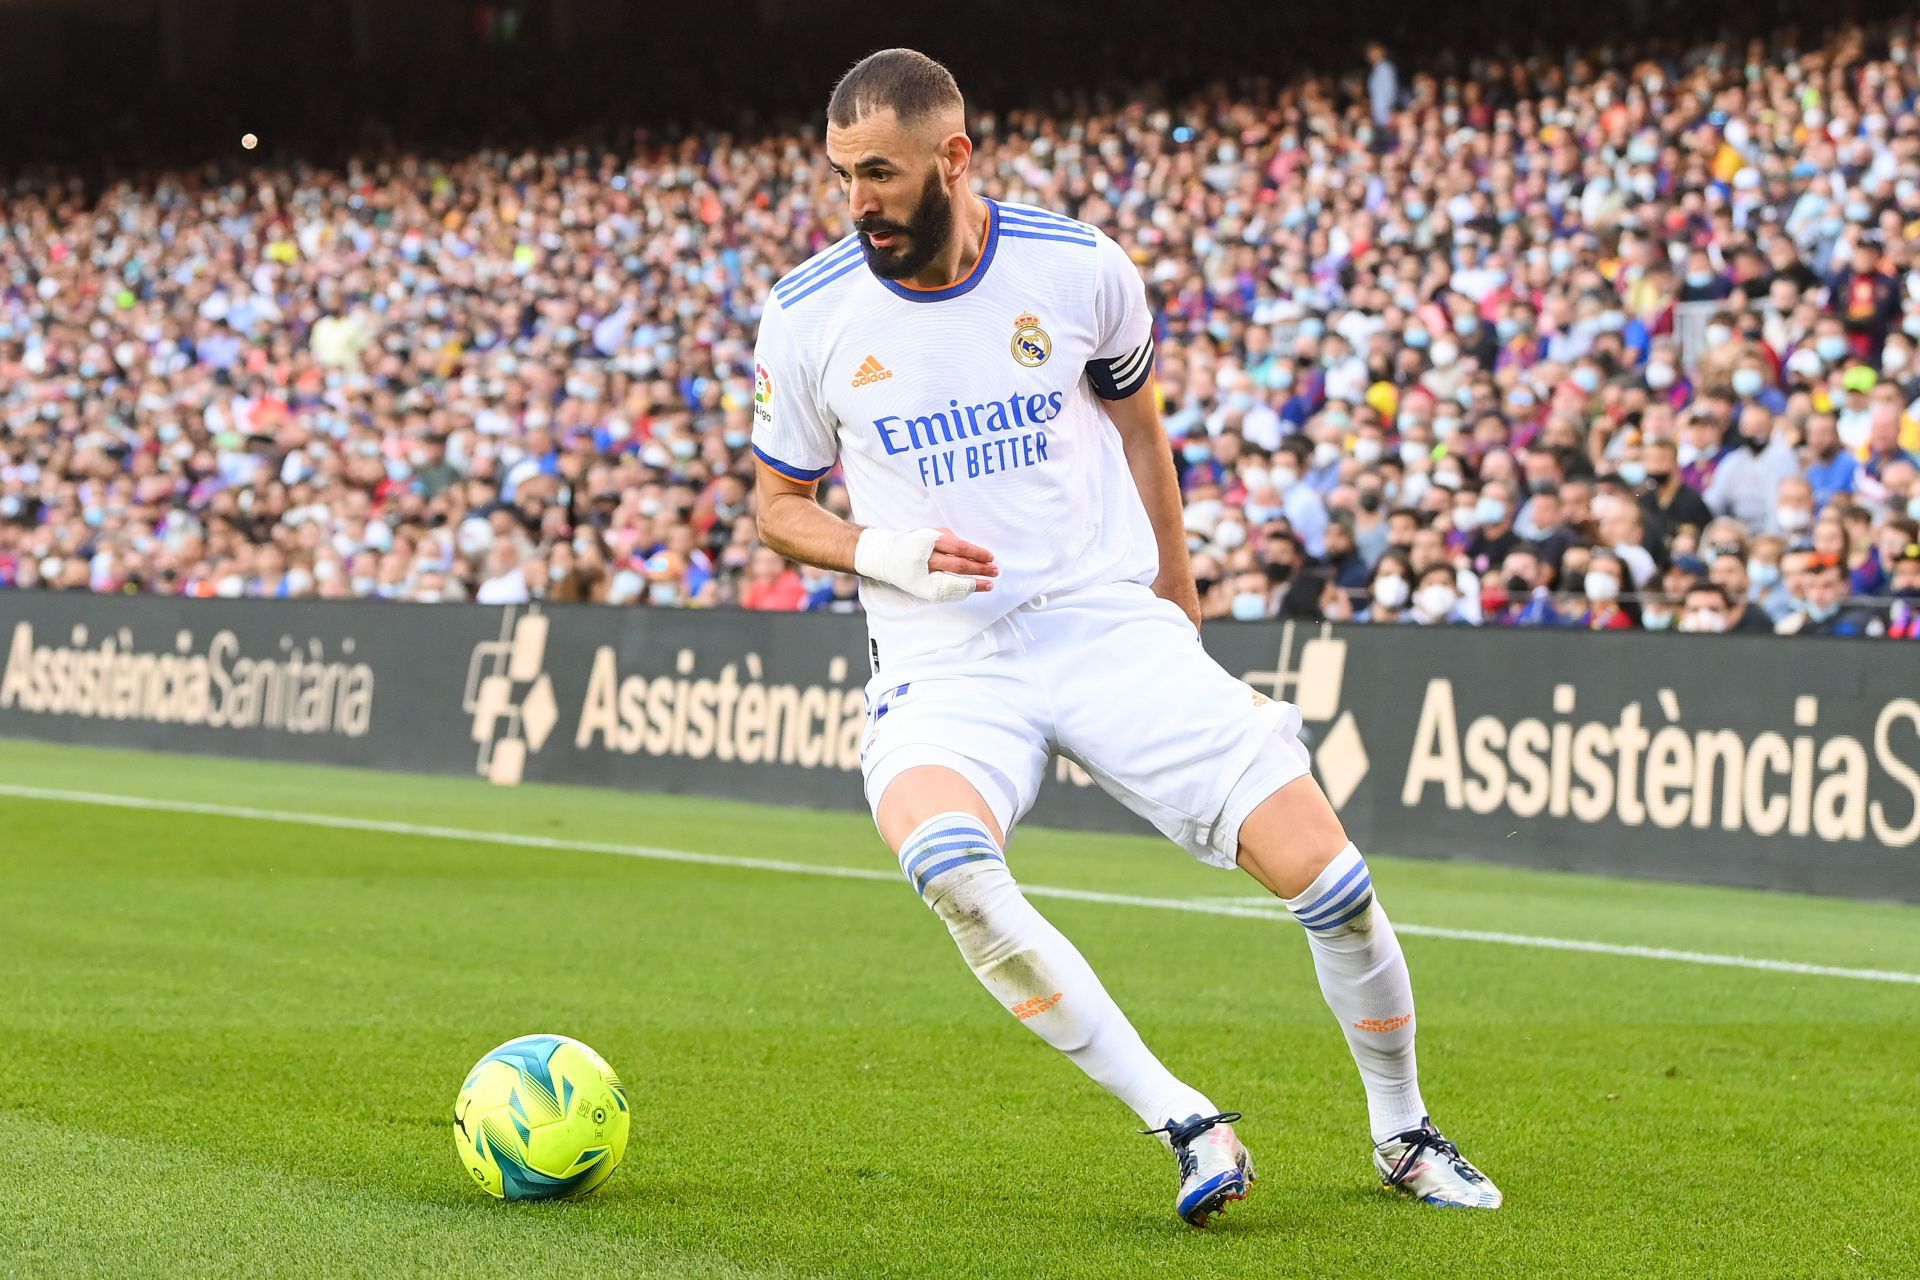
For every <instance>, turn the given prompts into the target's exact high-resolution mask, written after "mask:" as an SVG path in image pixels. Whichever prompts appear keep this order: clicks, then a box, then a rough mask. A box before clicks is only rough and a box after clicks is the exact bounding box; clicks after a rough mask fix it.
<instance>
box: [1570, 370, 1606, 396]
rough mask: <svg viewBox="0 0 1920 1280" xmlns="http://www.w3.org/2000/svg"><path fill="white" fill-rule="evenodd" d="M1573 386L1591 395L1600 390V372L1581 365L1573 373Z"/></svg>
mask: <svg viewBox="0 0 1920 1280" xmlns="http://www.w3.org/2000/svg"><path fill="white" fill-rule="evenodd" d="M1573 385H1574V386H1576V387H1578V388H1580V389H1581V390H1582V391H1584V392H1586V393H1587V394H1588V395H1592V394H1593V393H1594V392H1596V391H1598V390H1599V389H1600V371H1599V370H1598V369H1595V368H1593V367H1592V366H1591V365H1582V366H1581V367H1580V368H1578V369H1575V370H1574V371H1573Z"/></svg>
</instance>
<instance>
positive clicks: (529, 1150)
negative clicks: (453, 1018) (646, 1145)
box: [453, 1035, 631, 1200]
mask: <svg viewBox="0 0 1920 1280" xmlns="http://www.w3.org/2000/svg"><path fill="white" fill-rule="evenodd" d="M630 1120H631V1117H630V1115H629V1113H628V1110H627V1091H626V1089H625V1088H624V1087H622V1085H621V1084H620V1077H619V1076H617V1075H615V1074H614V1072H613V1068H612V1067H610V1066H608V1065H607V1062H606V1059H604V1058H602V1057H601V1056H600V1055H599V1054H597V1053H595V1052H594V1051H593V1050H592V1049H589V1048H588V1047H587V1046H586V1045H584V1044H581V1043H580V1042H579V1041H578V1040H571V1039H569V1038H567V1037H566V1036H553V1035H545V1036H521V1037H520V1038H519V1039H518V1040H509V1041H507V1042H506V1043H505V1044H503V1045H501V1046H500V1047H499V1048H497V1049H495V1050H494V1051H493V1052H492V1053H489V1054H488V1055H487V1056H486V1057H484V1058H482V1059H480V1061H479V1062H477V1063H475V1064H474V1067H473V1070H472V1071H469V1072H468V1073H467V1082H466V1083H465V1084H463V1085H461V1086H460V1096H459V1097H457V1098H455V1099H454V1102H453V1145H454V1148H455V1149H456V1150H457V1151H458V1152H459V1153H460V1162H461V1163H462V1164H463V1165H465V1166H466V1169H467V1173H468V1174H470V1175H471V1176H472V1178H473V1180H474V1182H475V1183H476V1184H478V1185H479V1187H480V1189H481V1190H482V1191H485V1192H486V1193H487V1194H488V1195H490V1196H495V1197H498V1198H503V1199H507V1200H554V1199H563V1198H572V1197H575V1196H583V1195H586V1194H587V1193H588V1192H589V1191H592V1190H593V1189H594V1188H595V1187H597V1186H599V1185H600V1184H601V1183H603V1182H605V1181H606V1180H607V1179H608V1178H610V1177H612V1176H613V1171H614V1170H615V1169H616V1168H618V1167H619V1165H620V1158H621V1157H622V1156H624V1155H625V1154H626V1153H627V1129H628V1126H629V1122H630Z"/></svg>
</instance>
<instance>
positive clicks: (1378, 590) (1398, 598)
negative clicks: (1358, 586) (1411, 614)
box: [1373, 573, 1407, 609]
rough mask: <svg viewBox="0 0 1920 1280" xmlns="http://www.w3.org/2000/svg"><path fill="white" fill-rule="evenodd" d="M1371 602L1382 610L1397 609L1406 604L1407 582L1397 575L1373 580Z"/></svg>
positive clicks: (1384, 575) (1389, 574)
mask: <svg viewBox="0 0 1920 1280" xmlns="http://www.w3.org/2000/svg"><path fill="white" fill-rule="evenodd" d="M1373 602H1374V603H1375V604H1377V605H1379V606H1380V607H1381V608H1382V609H1398V608H1401V607H1402V606H1404V605H1405V604H1406V603H1407V580H1406V579H1405V578H1403V577H1401V576H1400V575H1399V574H1397V573H1388V574H1383V575H1381V576H1380V577H1378V578H1375V579H1374V580H1373Z"/></svg>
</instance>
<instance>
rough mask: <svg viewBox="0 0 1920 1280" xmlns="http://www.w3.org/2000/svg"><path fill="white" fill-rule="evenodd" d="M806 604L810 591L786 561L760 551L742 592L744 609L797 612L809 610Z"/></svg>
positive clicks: (767, 549) (765, 549)
mask: <svg viewBox="0 0 1920 1280" xmlns="http://www.w3.org/2000/svg"><path fill="white" fill-rule="evenodd" d="M806 601H807V589H806V587H805V586H804V585H803V584H802V583H801V581H800V575H799V574H798V573H797V572H795V571H794V568H793V566H792V564H790V563H789V562H788V561H787V559H786V557H785V556H782V555H781V554H780V553H779V552H778V551H775V550H774V549H773V548H771V547H756V548H755V549H754V552H753V562H752V564H751V565H750V566H749V568H748V570H747V580H746V582H745V583H744V584H743V585H742V586H741V588H740V607H741V608H743V609H768V610H777V611H782V612H794V611H797V610H800V609H802V608H804V607H806ZM661 603H673V602H670V601H662V602H661Z"/></svg>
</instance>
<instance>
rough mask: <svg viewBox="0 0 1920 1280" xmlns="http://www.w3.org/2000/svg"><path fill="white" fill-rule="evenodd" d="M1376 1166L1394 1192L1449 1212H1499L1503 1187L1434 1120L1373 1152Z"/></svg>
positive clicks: (1381, 1144) (1385, 1182)
mask: <svg viewBox="0 0 1920 1280" xmlns="http://www.w3.org/2000/svg"><path fill="white" fill-rule="evenodd" d="M1373 1167H1374V1168H1376V1169H1378V1170H1379V1171H1380V1178H1381V1182H1382V1184H1383V1185H1384V1186H1386V1187H1387V1188H1389V1189H1390V1190H1394V1191H1404V1192H1405V1193H1406V1194H1408V1195H1410V1196H1413V1197H1414V1198H1415V1199H1418V1200H1424V1201H1425V1202H1426V1203H1428V1204H1437V1205H1440V1206H1441V1207H1443V1208H1447V1209H1498V1208H1499V1207H1500V1199H1501V1197H1500V1188H1498V1187H1496V1186H1494V1185H1493V1179H1491V1178H1489V1177H1487V1175H1486V1174H1484V1173H1482V1172H1480V1171H1479V1170H1478V1169H1476V1168H1474V1167H1473V1165H1472V1164H1470V1163H1469V1162H1468V1160H1467V1158H1466V1157H1465V1156H1463V1155H1461V1154H1460V1148H1458V1147H1456V1146H1454V1145H1453V1144H1452V1143H1451V1142H1448V1141H1447V1140H1446V1139H1445V1138H1443V1137H1441V1136H1440V1131H1439V1130H1438V1129H1436V1128H1434V1127H1433V1121H1431V1120H1425V1121H1423V1122H1422V1123H1421V1125H1420V1127H1419V1128H1418V1129H1409V1130H1408V1131H1407V1132H1405V1133H1403V1134H1401V1135H1400V1136H1399V1137H1397V1138H1392V1139H1389V1140H1388V1141H1386V1142H1382V1143H1380V1144H1379V1145H1378V1146H1376V1147H1375V1148H1374V1149H1373Z"/></svg>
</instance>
